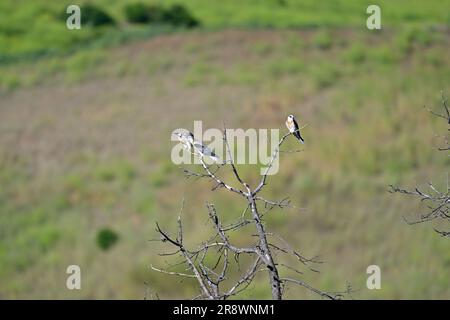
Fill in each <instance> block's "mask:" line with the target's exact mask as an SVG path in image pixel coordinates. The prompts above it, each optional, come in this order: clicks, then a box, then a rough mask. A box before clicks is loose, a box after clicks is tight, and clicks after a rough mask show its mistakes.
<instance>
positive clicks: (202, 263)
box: [151, 124, 338, 300]
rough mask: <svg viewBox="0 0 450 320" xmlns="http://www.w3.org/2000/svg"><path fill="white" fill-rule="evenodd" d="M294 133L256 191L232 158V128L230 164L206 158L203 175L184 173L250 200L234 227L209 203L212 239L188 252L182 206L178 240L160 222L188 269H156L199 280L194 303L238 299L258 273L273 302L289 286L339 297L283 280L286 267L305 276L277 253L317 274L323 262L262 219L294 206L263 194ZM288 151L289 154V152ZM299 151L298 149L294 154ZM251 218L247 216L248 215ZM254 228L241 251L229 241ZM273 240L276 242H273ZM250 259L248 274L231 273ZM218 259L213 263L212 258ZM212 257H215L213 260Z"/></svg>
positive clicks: (274, 155)
mask: <svg viewBox="0 0 450 320" xmlns="http://www.w3.org/2000/svg"><path fill="white" fill-rule="evenodd" d="M291 134H292V133H287V134H285V135H284V136H283V137H282V138H281V139H280V141H279V142H278V145H277V147H276V148H275V150H274V151H273V153H272V155H271V158H270V162H269V165H268V167H267V168H266V170H265V172H264V174H263V176H262V178H261V181H260V182H259V183H258V185H257V186H256V187H255V188H252V187H251V186H250V185H249V184H248V183H247V182H245V181H244V180H243V179H242V177H241V175H240V174H239V171H238V170H237V167H236V166H235V164H234V162H233V157H232V156H231V150H230V146H229V144H228V137H227V129H226V128H225V124H224V129H223V142H224V145H225V148H226V152H227V154H228V158H229V161H226V162H225V163H224V164H221V165H217V168H216V169H214V170H213V169H212V168H214V165H211V166H208V165H207V164H206V163H205V162H204V160H203V158H202V157H200V163H201V167H202V169H203V170H202V171H201V172H192V171H188V170H184V173H185V174H186V176H188V177H191V176H192V177H196V178H198V179H209V180H211V181H212V182H213V184H214V187H213V191H215V190H219V189H222V190H225V191H228V192H230V193H232V194H236V195H239V197H240V198H241V199H244V200H245V202H246V207H245V209H244V211H243V212H242V214H241V217H240V219H239V220H238V221H237V222H233V223H230V224H223V223H222V221H221V217H220V215H219V213H218V211H217V209H216V207H215V206H214V204H212V203H209V202H207V203H206V209H207V212H208V217H209V221H210V222H211V223H212V226H213V230H214V233H213V236H212V237H210V239H208V240H207V241H205V242H203V243H201V244H200V245H199V246H198V247H197V248H195V249H187V248H186V247H185V246H184V244H183V227H182V220H181V214H182V211H183V206H182V209H181V211H180V215H179V217H178V233H177V236H176V237H175V238H174V237H172V236H170V235H169V234H168V233H167V232H166V231H164V230H162V229H161V228H160V226H159V225H158V224H156V231H157V233H158V234H159V235H160V241H162V242H165V243H168V244H170V245H171V246H173V247H175V248H176V251H174V252H171V253H169V254H167V253H165V254H164V255H181V257H182V259H183V261H182V262H184V265H185V266H186V268H187V272H178V271H172V270H165V269H161V268H157V267H154V266H151V268H152V269H153V270H154V271H157V272H161V273H164V274H168V275H175V276H180V277H187V278H195V279H196V280H197V282H198V284H199V287H200V293H199V295H198V296H196V297H195V299H200V298H206V299H218V300H221V299H227V298H229V297H230V296H235V295H237V294H239V293H240V292H242V291H243V290H245V289H247V288H248V286H249V285H250V284H251V283H252V281H253V280H254V279H255V277H256V275H257V273H259V272H262V273H266V274H267V275H268V277H269V284H270V288H271V289H270V291H271V295H272V298H273V299H277V300H280V299H282V297H283V293H284V288H285V286H286V284H288V283H290V284H297V285H299V286H301V287H303V288H305V289H307V290H309V291H311V292H313V293H315V294H318V295H319V296H320V297H324V298H329V299H336V298H338V295H336V294H333V293H329V292H325V291H321V290H319V289H317V288H314V287H313V286H311V285H309V284H308V283H306V282H304V281H303V280H300V279H292V278H288V277H281V276H280V271H279V267H280V266H281V267H285V268H287V269H289V270H290V271H294V272H295V273H296V274H299V275H301V274H303V272H302V271H301V270H300V269H298V268H295V267H293V266H288V265H286V264H284V263H280V262H276V260H275V259H276V255H277V253H279V254H281V255H289V256H293V257H295V258H296V259H297V260H298V261H299V262H300V263H301V265H302V266H306V267H307V268H308V270H311V271H317V270H315V269H314V268H313V267H312V266H310V265H311V264H316V263H320V262H319V261H317V260H316V259H315V258H312V259H308V258H305V257H303V256H302V255H301V254H300V253H298V252H297V251H296V250H294V249H293V248H292V247H291V246H290V245H289V244H288V243H287V241H285V240H284V239H283V238H281V237H279V236H276V235H274V234H273V233H270V232H267V231H266V226H265V223H264V221H263V217H264V215H265V214H267V213H268V212H269V211H271V210H272V209H274V208H280V209H283V208H292V207H294V206H292V205H291V203H290V200H289V199H288V198H284V199H281V200H278V201H273V200H267V199H265V198H263V197H261V196H259V195H258V194H259V193H260V191H261V190H262V189H263V187H264V186H266V185H267V176H268V174H269V172H270V169H271V168H272V166H273V163H274V161H275V159H276V158H277V157H278V156H279V154H280V152H281V151H280V148H281V146H282V144H283V142H284V141H285V140H286V139H287V138H288V137H289V136H290V135H291ZM286 152H289V151H286ZM295 152H297V151H295ZM224 167H228V168H229V169H230V170H231V173H232V174H233V177H234V179H235V180H236V182H237V183H238V184H239V185H240V186H241V187H235V186H233V185H232V184H230V183H229V182H227V181H225V180H224V179H223V178H221V177H219V173H220V170H221V169H222V168H224ZM260 206H261V207H263V208H264V209H263V211H260ZM247 214H248V215H249V217H246V215H247ZM248 225H253V226H254V228H255V230H256V235H255V239H256V242H253V243H250V244H249V245H247V246H245V247H242V246H237V245H235V244H233V241H231V240H230V234H231V232H236V231H240V230H242V228H244V227H246V226H248ZM269 238H270V239H271V241H269ZM243 255H245V256H246V257H247V258H249V259H250V260H248V259H247V258H246V261H247V262H248V261H250V263H249V264H248V266H246V271H245V272H243V273H242V274H241V275H240V276H238V278H237V279H234V278H235V277H233V275H232V274H231V272H230V267H231V264H232V263H233V264H235V265H236V266H237V267H238V270H241V267H240V265H241V262H240V257H241V256H243ZM212 256H214V261H213V262H212V263H211V260H213V259H212V258H211V257H212ZM207 257H210V258H209V259H208V258H207Z"/></svg>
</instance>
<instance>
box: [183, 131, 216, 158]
mask: <svg viewBox="0 0 450 320" xmlns="http://www.w3.org/2000/svg"><path fill="white" fill-rule="evenodd" d="M188 141H189V143H190V144H191V145H192V147H193V149H194V154H197V155H200V156H201V157H209V158H211V159H212V160H213V161H216V162H217V161H219V157H218V156H217V155H216V154H215V153H214V151H213V150H211V149H210V148H208V147H207V146H205V145H204V144H202V143H201V142H199V141H197V140H195V139H194V135H193V134H192V133H191V132H189V134H188Z"/></svg>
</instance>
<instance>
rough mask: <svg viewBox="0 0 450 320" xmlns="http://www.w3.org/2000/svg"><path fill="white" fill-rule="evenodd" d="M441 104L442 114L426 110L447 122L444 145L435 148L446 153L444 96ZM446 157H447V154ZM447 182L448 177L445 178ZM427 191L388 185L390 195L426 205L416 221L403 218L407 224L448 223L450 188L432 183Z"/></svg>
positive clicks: (449, 120)
mask: <svg viewBox="0 0 450 320" xmlns="http://www.w3.org/2000/svg"><path fill="white" fill-rule="evenodd" d="M441 97H442V99H441V104H442V109H443V110H442V112H435V111H433V110H431V109H429V108H427V110H428V112H430V113H431V114H432V115H434V116H436V117H439V118H442V119H444V120H445V121H446V122H447V125H448V129H447V134H446V135H445V136H443V139H444V145H443V146H440V147H438V148H437V150H438V151H440V152H442V151H448V150H450V143H449V132H450V111H449V108H448V102H447V98H446V97H445V96H444V94H443V93H442V94H441ZM447 156H449V155H448V154H447ZM447 180H448V177H447ZM428 187H429V189H428V190H426V191H424V190H422V189H420V188H419V187H415V188H414V189H403V188H399V187H396V186H393V185H390V190H389V191H390V192H392V193H402V194H405V195H408V196H412V197H415V198H417V199H419V200H420V201H421V202H423V203H425V204H426V211H425V212H423V213H420V214H419V217H418V219H415V220H408V219H406V218H405V221H406V222H407V223H408V224H417V223H423V222H428V221H432V220H438V221H439V222H445V221H447V222H450V188H449V186H448V181H447V186H446V187H445V189H444V190H439V188H437V187H436V186H435V185H433V183H431V182H429V183H428ZM434 230H435V231H436V232H437V233H439V234H440V235H442V236H443V237H449V238H450V231H444V230H439V229H434Z"/></svg>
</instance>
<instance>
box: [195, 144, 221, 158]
mask: <svg viewBox="0 0 450 320" xmlns="http://www.w3.org/2000/svg"><path fill="white" fill-rule="evenodd" d="M194 148H196V149H197V150H198V152H199V153H201V154H202V155H205V156H209V157H212V158H217V156H216V154H215V153H214V151H212V150H211V149H210V148H208V147H207V146H205V145H203V144H201V143H200V142H198V141H194Z"/></svg>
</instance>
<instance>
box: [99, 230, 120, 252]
mask: <svg viewBox="0 0 450 320" xmlns="http://www.w3.org/2000/svg"><path fill="white" fill-rule="evenodd" d="M118 240H119V236H118V235H117V233H115V232H114V231H112V230H110V229H107V228H105V229H102V230H100V231H99V232H98V233H97V245H98V246H99V247H100V249H102V250H104V251H106V250H108V249H110V248H111V247H112V246H113V245H115V244H116V242H117V241H118Z"/></svg>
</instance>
